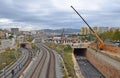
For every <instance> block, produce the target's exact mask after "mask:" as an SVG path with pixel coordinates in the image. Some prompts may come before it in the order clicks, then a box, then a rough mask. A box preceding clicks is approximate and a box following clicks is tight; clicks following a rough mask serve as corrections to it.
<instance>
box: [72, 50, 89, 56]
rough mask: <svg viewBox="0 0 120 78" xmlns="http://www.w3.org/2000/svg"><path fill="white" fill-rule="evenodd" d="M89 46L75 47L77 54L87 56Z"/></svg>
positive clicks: (75, 53)
mask: <svg viewBox="0 0 120 78" xmlns="http://www.w3.org/2000/svg"><path fill="white" fill-rule="evenodd" d="M86 51H87V48H74V55H75V56H84V57H85V56H86Z"/></svg>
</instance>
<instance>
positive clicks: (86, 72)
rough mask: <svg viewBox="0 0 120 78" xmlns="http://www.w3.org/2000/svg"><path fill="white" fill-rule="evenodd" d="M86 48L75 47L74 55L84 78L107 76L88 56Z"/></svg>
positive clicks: (102, 77)
mask: <svg viewBox="0 0 120 78" xmlns="http://www.w3.org/2000/svg"><path fill="white" fill-rule="evenodd" d="M86 52H87V49H86V48H75V49H74V55H75V57H76V60H77V62H78V65H79V67H80V70H81V72H82V74H83V76H84V78H105V77H104V76H103V75H102V74H101V73H100V72H99V71H98V70H97V69H96V68H95V67H94V66H93V65H92V64H91V63H90V62H89V61H88V60H87V58H86Z"/></svg>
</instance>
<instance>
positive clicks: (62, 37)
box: [61, 28, 64, 43]
mask: <svg viewBox="0 0 120 78" xmlns="http://www.w3.org/2000/svg"><path fill="white" fill-rule="evenodd" d="M63 39H64V28H63V30H62V33H61V43H63Z"/></svg>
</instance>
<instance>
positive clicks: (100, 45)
mask: <svg viewBox="0 0 120 78" xmlns="http://www.w3.org/2000/svg"><path fill="white" fill-rule="evenodd" d="M71 8H72V9H73V10H74V11H75V12H76V13H77V14H78V15H79V16H80V18H81V19H82V20H83V21H84V22H85V24H86V25H87V26H88V27H89V29H90V30H91V31H92V32H93V34H94V36H95V37H96V38H97V40H98V48H99V49H103V47H104V45H105V44H104V42H103V41H102V40H101V38H100V37H99V36H98V35H97V33H96V32H95V31H94V30H93V29H92V28H91V27H90V25H89V24H88V23H87V22H86V21H85V20H84V18H83V17H82V16H81V15H80V14H79V13H78V12H77V10H76V9H75V8H74V7H73V6H71Z"/></svg>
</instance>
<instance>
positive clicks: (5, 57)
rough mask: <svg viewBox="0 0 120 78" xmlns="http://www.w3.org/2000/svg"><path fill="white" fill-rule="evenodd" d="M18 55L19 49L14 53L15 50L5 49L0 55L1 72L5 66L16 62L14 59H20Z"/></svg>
mask: <svg viewBox="0 0 120 78" xmlns="http://www.w3.org/2000/svg"><path fill="white" fill-rule="evenodd" d="M20 54H21V52H20V49H18V50H17V52H16V50H15V49H10V48H7V49H6V50H5V52H3V53H0V70H2V69H3V68H4V67H5V66H8V65H10V64H13V63H14V62H15V61H16V58H19V57H20ZM3 63H6V64H3Z"/></svg>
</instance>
